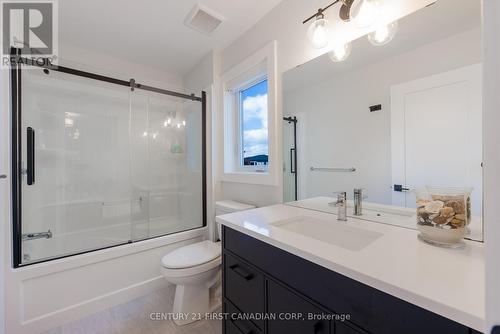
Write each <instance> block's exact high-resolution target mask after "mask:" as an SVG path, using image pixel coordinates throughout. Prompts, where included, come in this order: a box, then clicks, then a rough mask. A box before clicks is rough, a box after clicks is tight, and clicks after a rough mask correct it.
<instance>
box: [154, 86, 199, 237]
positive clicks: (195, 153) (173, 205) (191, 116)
mask: <svg viewBox="0 0 500 334" xmlns="http://www.w3.org/2000/svg"><path fill="white" fill-rule="evenodd" d="M201 115H202V114H201V104H200V103H199V102H192V101H186V100H182V99H178V98H173V97H169V96H164V95H158V94H151V95H150V96H149V103H148V121H149V127H148V142H149V185H150V188H149V190H150V193H149V236H150V237H155V236H160V235H165V234H171V233H176V232H181V231H185V230H189V229H193V228H197V227H201V226H202V225H203V209H202V203H203V195H202V193H203V191H202V149H201V148H202V137H201V133H202V118H201Z"/></svg>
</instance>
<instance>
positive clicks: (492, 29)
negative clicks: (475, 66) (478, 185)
mask: <svg viewBox="0 0 500 334" xmlns="http://www.w3.org/2000/svg"><path fill="white" fill-rule="evenodd" d="M483 21H484V30H483V31H484V32H483V41H484V117H483V122H484V123H483V124H484V168H483V173H484V174H483V175H484V180H483V182H484V236H485V248H486V291H487V292H486V293H485V295H486V321H487V324H488V326H494V325H498V326H500V284H498V283H499V282H500V259H499V256H498V255H499V254H500V242H499V240H500V206H499V205H498V202H499V200H500V175H499V173H498V171H499V170H500V139H499V135H498V133H499V132H498V125H499V124H500V107H499V106H500V94H499V92H500V35H499V34H498V31H500V2H499V1H496V0H483ZM486 333H489V331H487V332H486Z"/></svg>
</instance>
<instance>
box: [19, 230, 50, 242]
mask: <svg viewBox="0 0 500 334" xmlns="http://www.w3.org/2000/svg"><path fill="white" fill-rule="evenodd" d="M44 238H45V239H50V238H52V232H50V229H49V230H48V231H47V232H36V233H25V234H23V236H22V240H23V241H26V240H35V239H44Z"/></svg>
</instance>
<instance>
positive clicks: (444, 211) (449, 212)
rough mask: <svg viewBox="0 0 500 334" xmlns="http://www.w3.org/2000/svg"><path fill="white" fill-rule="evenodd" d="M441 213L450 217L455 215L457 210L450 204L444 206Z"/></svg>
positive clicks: (442, 215)
mask: <svg viewBox="0 0 500 334" xmlns="http://www.w3.org/2000/svg"><path fill="white" fill-rule="evenodd" d="M439 215H440V216H441V217H446V218H450V217H453V216H454V215H455V210H453V208H451V207H449V206H445V207H444V208H442V209H441V210H440V213H439Z"/></svg>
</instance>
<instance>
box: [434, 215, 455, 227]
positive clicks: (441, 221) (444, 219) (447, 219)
mask: <svg viewBox="0 0 500 334" xmlns="http://www.w3.org/2000/svg"><path fill="white" fill-rule="evenodd" d="M452 219H453V217H443V216H438V217H436V218H434V219H433V220H432V221H433V222H434V223H435V224H437V225H444V224H448V223H449V222H451V220H452Z"/></svg>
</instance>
